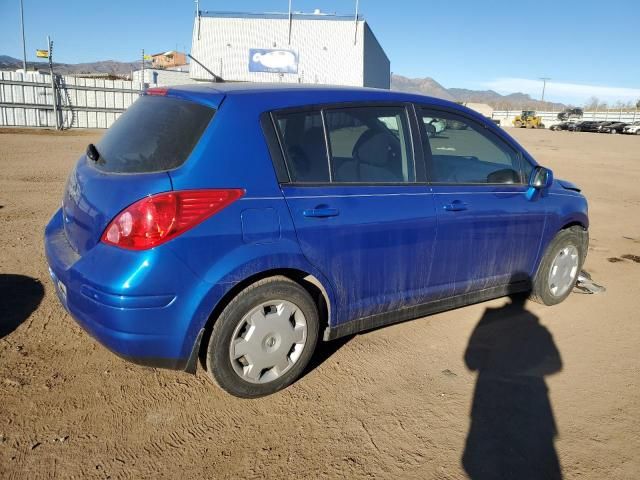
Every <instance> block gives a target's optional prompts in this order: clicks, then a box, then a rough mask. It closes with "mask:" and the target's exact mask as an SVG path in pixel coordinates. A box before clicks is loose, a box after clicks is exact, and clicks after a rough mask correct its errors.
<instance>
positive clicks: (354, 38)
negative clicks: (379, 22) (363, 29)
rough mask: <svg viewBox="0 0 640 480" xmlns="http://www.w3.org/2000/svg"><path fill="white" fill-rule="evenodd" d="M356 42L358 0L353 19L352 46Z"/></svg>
mask: <svg viewBox="0 0 640 480" xmlns="http://www.w3.org/2000/svg"><path fill="white" fill-rule="evenodd" d="M357 41H358V0H356V15H355V17H354V19H353V44H354V45H355V44H356V42H357Z"/></svg>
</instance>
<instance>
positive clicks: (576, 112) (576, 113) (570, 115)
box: [558, 108, 584, 121]
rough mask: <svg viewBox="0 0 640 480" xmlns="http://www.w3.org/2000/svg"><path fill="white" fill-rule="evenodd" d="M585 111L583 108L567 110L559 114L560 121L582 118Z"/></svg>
mask: <svg viewBox="0 0 640 480" xmlns="http://www.w3.org/2000/svg"><path fill="white" fill-rule="evenodd" d="M583 115H584V111H583V110H582V109H581V108H565V109H564V110H563V111H562V112H560V113H558V120H562V121H567V120H571V119H573V120H574V121H575V120H576V119H580V118H582V116H583Z"/></svg>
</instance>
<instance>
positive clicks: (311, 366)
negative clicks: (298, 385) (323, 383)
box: [300, 335, 355, 379]
mask: <svg viewBox="0 0 640 480" xmlns="http://www.w3.org/2000/svg"><path fill="white" fill-rule="evenodd" d="M354 337H355V335H347V336H345V337H340V338H337V339H335V340H331V341H330V342H323V341H322V339H318V343H317V345H316V349H315V351H314V352H313V356H312V357H311V360H309V363H308V365H307V366H306V368H305V369H304V371H303V372H302V375H300V378H301V379H302V378H304V377H306V376H307V375H308V374H309V373H311V372H312V371H313V370H315V369H316V368H318V367H319V366H320V365H322V364H323V363H324V362H325V361H326V360H328V359H329V357H331V356H332V355H334V354H335V353H336V352H337V351H338V350H340V349H341V348H342V347H344V346H345V345H346V344H347V343H349V342H350V341H351V339H353V338H354Z"/></svg>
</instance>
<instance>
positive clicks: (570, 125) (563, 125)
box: [549, 122, 577, 132]
mask: <svg viewBox="0 0 640 480" xmlns="http://www.w3.org/2000/svg"><path fill="white" fill-rule="evenodd" d="M576 125H577V124H576V123H575V122H560V123H556V124H554V125H551V126H550V127H549V130H554V131H556V132H558V131H560V130H568V131H570V132H573V131H574V130H575V129H576Z"/></svg>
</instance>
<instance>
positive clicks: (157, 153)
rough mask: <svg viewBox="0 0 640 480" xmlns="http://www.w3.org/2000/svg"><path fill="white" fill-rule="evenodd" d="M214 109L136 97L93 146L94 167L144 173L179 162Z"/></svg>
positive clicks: (180, 102) (167, 167) (159, 98)
mask: <svg viewBox="0 0 640 480" xmlns="http://www.w3.org/2000/svg"><path fill="white" fill-rule="evenodd" d="M213 114H214V110H213V109H212V108H209V107H205V106H204V105H200V104H197V103H192V102H188V101H184V100H179V99H176V98H171V97H157V96H144V97H141V98H139V99H138V100H136V101H135V102H134V103H133V105H131V106H130V107H129V108H128V109H127V111H126V112H124V113H123V114H122V115H121V116H120V118H118V120H116V122H115V123H114V124H113V125H112V126H111V128H109V130H107V133H105V134H104V136H103V137H102V139H101V140H100V143H98V144H97V145H96V148H97V150H98V153H99V154H100V158H99V159H98V161H97V162H96V163H95V166H96V168H98V169H100V170H102V171H104V172H113V173H147V172H158V171H164V170H171V169H173V168H176V167H179V166H180V165H182V164H183V163H184V162H185V160H186V159H187V157H189V154H190V153H191V150H193V147H195V145H196V143H198V140H199V139H200V136H201V135H202V132H204V129H205V128H206V127H207V125H208V124H209V121H210V120H211V117H213Z"/></svg>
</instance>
